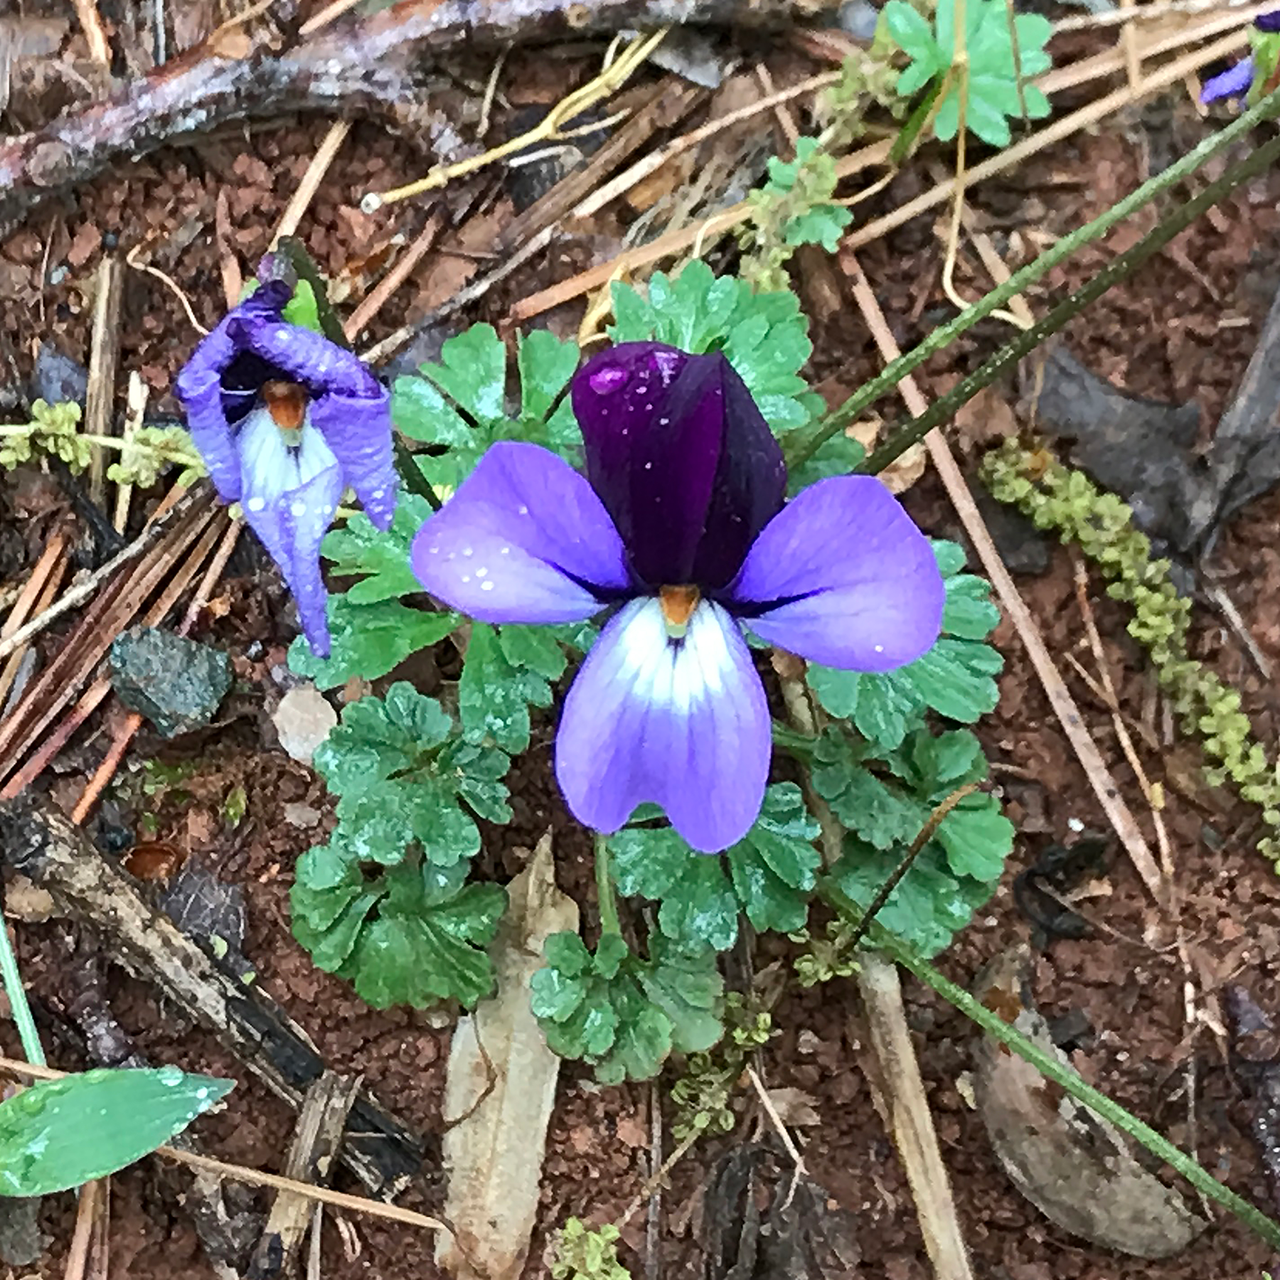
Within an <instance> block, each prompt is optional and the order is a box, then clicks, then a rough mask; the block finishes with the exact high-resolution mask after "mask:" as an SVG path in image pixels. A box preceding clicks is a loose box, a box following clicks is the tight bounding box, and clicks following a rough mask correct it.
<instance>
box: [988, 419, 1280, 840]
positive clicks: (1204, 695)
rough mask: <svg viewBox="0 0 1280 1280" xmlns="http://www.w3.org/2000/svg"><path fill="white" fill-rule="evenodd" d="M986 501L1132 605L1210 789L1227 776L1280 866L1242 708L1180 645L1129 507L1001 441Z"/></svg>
mask: <svg viewBox="0 0 1280 1280" xmlns="http://www.w3.org/2000/svg"><path fill="white" fill-rule="evenodd" d="M982 479H983V481H984V482H985V484H986V485H987V487H988V488H989V489H990V490H991V493H992V495H993V496H994V497H995V498H997V499H998V500H999V501H1001V502H1007V503H1009V504H1011V505H1012V506H1015V507H1017V508H1018V509H1019V510H1020V511H1022V512H1024V513H1025V514H1026V515H1028V516H1030V517H1031V520H1032V521H1033V522H1034V524H1035V525H1036V527H1037V528H1039V529H1046V530H1052V531H1053V532H1055V533H1056V534H1057V535H1058V537H1059V538H1060V539H1061V540H1062V541H1063V542H1074V543H1076V544H1077V545H1078V546H1079V547H1080V550H1081V551H1082V552H1084V554H1085V555H1086V556H1088V557H1089V559H1090V560H1092V561H1093V562H1094V563H1095V564H1096V565H1097V566H1098V567H1099V568H1100V569H1101V570H1102V572H1103V574H1105V576H1106V577H1107V579H1108V586H1107V594H1108V595H1109V596H1111V597H1112V598H1113V599H1116V600H1123V601H1125V603H1126V604H1129V605H1131V606H1132V608H1133V618H1132V620H1131V621H1130V623H1129V634H1130V635H1131V636H1133V638H1134V639H1135V640H1137V641H1138V642H1139V643H1140V644H1141V645H1142V646H1143V647H1144V648H1145V649H1146V650H1147V652H1148V653H1149V654H1150V656H1151V662H1152V666H1153V667H1154V668H1155V672H1156V678H1157V679H1158V680H1159V682H1160V687H1161V688H1162V689H1163V690H1164V692H1165V693H1166V695H1167V696H1168V698H1169V701H1170V704H1171V705H1172V707H1173V710H1174V712H1175V714H1176V715H1177V717H1178V720H1179V722H1180V724H1181V726H1182V728H1183V730H1184V731H1185V732H1186V733H1189V734H1192V735H1195V736H1198V737H1199V738H1200V740H1201V745H1202V747H1203V750H1204V754H1205V758H1206V762H1207V763H1206V769H1205V776H1206V777H1207V779H1208V781H1209V782H1210V783H1211V784H1213V785H1221V784H1222V783H1224V782H1226V781H1228V780H1230V781H1231V782H1233V783H1235V785H1236V787H1237V788H1238V789H1239V792H1240V795H1241V796H1242V797H1243V798H1244V799H1245V800H1248V801H1250V802H1251V803H1253V804H1256V805H1259V806H1260V807H1261V808H1262V820H1263V822H1264V823H1266V825H1267V827H1268V828H1270V831H1269V833H1268V834H1267V835H1266V836H1265V837H1264V838H1263V839H1262V840H1261V841H1259V844H1258V848H1259V851H1260V852H1261V853H1263V854H1264V855H1265V856H1266V857H1268V858H1270V859H1271V861H1272V862H1273V863H1274V862H1280V781H1278V780H1277V777H1276V770H1275V767H1274V766H1272V765H1270V764H1268V762H1267V756H1266V752H1265V751H1264V750H1263V749H1262V746H1261V744H1260V743H1259V742H1258V741H1257V740H1256V739H1255V738H1254V736H1253V727H1252V725H1250V723H1249V718H1248V716H1246V715H1245V714H1244V712H1243V711H1242V710H1241V704H1240V694H1239V693H1238V692H1237V691H1236V690H1235V689H1233V688H1232V687H1231V686H1230V685H1228V684H1225V683H1223V681H1222V680H1220V679H1219V678H1218V677H1217V676H1216V675H1215V674H1214V673H1213V672H1212V671H1210V670H1208V669H1207V668H1206V667H1205V666H1204V664H1203V663H1202V662H1200V661H1199V660H1198V659H1196V658H1193V657H1192V656H1191V654H1190V652H1189V651H1188V648H1187V636H1188V632H1189V630H1190V625H1191V602H1190V601H1189V600H1187V599H1185V598H1184V597H1183V596H1180V595H1179V594H1178V592H1177V589H1176V588H1175V587H1174V585H1173V583H1172V582H1171V581H1170V579H1169V568H1170V565H1169V561H1168V560H1161V559H1154V558H1153V557H1152V555H1151V542H1150V540H1149V539H1148V538H1147V536H1146V534H1144V533H1142V532H1141V531H1139V530H1138V529H1136V528H1134V525H1133V511H1132V510H1131V509H1130V507H1129V506H1128V504H1127V503H1125V502H1123V501H1122V500H1121V499H1120V498H1118V497H1116V495H1115V494H1113V493H1103V492H1102V491H1101V490H1100V489H1099V488H1098V487H1097V485H1095V484H1094V483H1093V481H1092V480H1090V479H1089V477H1088V476H1086V475H1085V474H1084V473H1083V472H1082V471H1075V470H1072V469H1071V468H1070V467H1067V466H1064V465H1063V464H1062V463H1061V462H1059V461H1058V460H1057V459H1056V458H1054V457H1053V455H1052V454H1050V453H1049V452H1048V451H1047V450H1045V449H1044V448H1042V447H1039V446H1030V445H1027V444H1026V443H1024V442H1022V441H1020V440H1017V439H1010V440H1007V441H1005V443H1004V444H1003V445H1001V446H1000V448H998V449H994V450H992V452H991V453H989V454H988V455H987V456H986V458H985V459H984V461H983V464H982Z"/></svg>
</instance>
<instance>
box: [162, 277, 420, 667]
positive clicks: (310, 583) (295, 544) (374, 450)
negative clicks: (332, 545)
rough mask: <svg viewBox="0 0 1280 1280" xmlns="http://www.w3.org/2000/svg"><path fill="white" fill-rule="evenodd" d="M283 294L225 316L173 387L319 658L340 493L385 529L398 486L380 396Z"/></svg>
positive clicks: (281, 289)
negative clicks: (323, 545) (324, 567)
mask: <svg viewBox="0 0 1280 1280" xmlns="http://www.w3.org/2000/svg"><path fill="white" fill-rule="evenodd" d="M291 292H292V290H291V288H290V286H289V285H288V284H286V283H285V282H283V281H280V280H274V281H268V282H267V283H266V284H263V285H262V286H261V288H259V289H258V290H257V292H256V293H254V294H252V295H250V296H249V297H248V298H246V299H245V300H244V301H243V302H242V303H241V304H240V305H239V306H238V307H236V308H235V310H233V311H231V312H229V313H228V314H227V315H226V316H225V317H223V319H222V322H221V323H220V324H219V325H218V327H217V328H216V329H214V331H213V332H212V333H210V334H209V336H208V337H207V338H205V339H203V341H202V342H201V343H200V345H199V346H198V347H197V348H196V349H195V352H194V353H193V354H192V356H191V359H190V360H188V361H187V363H186V365H185V366H183V369H182V372H181V373H179V374H178V378H177V383H176V387H175V389H176V391H177V394H178V398H179V399H180V400H181V401H182V403H183V406H184V407H185V409H186V411H187V426H188V428H189V429H190V431H191V438H192V439H193V440H194V441H195V445H196V448H197V449H199V451H200V454H201V456H202V457H203V458H204V460H205V464H206V465H207V466H208V468H209V475H210V477H211V479H212V480H213V484H214V487H215V488H216V489H217V491H218V494H219V496H220V497H221V498H222V499H223V501H224V502H235V501H239V503H240V504H241V506H242V507H243V509H244V516H245V519H246V520H247V521H248V523H249V526H250V528H252V529H253V531H254V532H255V533H256V534H257V535H258V537H259V538H260V539H261V540H262V544H263V546H265V547H266V549H267V551H268V552H269V553H270V555H271V558H272V559H273V560H274V561H275V562H276V564H278V565H279V566H280V572H281V573H283V574H284V578H285V581H286V582H287V583H288V584H289V590H290V591H292V592H293V595H294V598H295V599H296V600H297V602H298V615H299V617H300V619H301V621H302V630H303V634H304V635H305V636H306V637H307V640H308V642H309V643H310V645H311V648H312V651H313V652H314V653H316V654H319V655H320V656H321V657H324V656H326V655H327V654H328V652H329V624H328V621H327V620H326V617H325V609H326V604H327V600H328V596H327V593H326V591H325V585H324V578H323V577H322V575H321V572H320V542H321V540H322V539H323V538H324V535H325V533H326V531H327V530H328V528H329V525H330V524H331V523H332V521H333V513H334V511H335V510H336V509H337V506H338V501H339V499H340V498H341V497H342V495H343V493H344V491H345V490H346V488H347V486H348V485H350V486H351V487H352V488H353V489H354V490H355V491H356V495H357V497H359V499H360V501H361V503H362V504H363V506H364V509H365V512H366V514H367V515H368V517H369V519H370V520H371V521H372V522H373V524H374V525H375V526H376V527H377V528H379V529H387V528H389V527H390V525H391V519H392V516H394V515H395V509H396V494H397V490H398V485H399V480H398V477H397V476H396V471H395V465H394V461H393V456H392V446H391V409H390V396H389V394H388V392H387V390H386V388H385V387H383V386H382V385H381V384H380V383H379V382H378V380H377V379H376V378H375V377H374V376H373V374H372V373H370V372H369V370H368V369H366V368H365V366H364V365H363V364H362V363H361V362H360V360H359V358H358V357H357V356H355V355H354V354H353V353H352V352H350V351H347V350H346V349H345V348H343V347H340V346H338V345H337V344H336V343H334V342H330V341H329V339H328V338H326V337H324V336H323V335H322V334H319V333H316V332H314V331H313V330H311V329H305V328H303V327H301V326H300V325H295V324H289V323H288V322H287V321H285V320H284V319H283V318H282V312H283V310H284V307H285V305H286V304H287V303H288V301H289V298H290V295H291Z"/></svg>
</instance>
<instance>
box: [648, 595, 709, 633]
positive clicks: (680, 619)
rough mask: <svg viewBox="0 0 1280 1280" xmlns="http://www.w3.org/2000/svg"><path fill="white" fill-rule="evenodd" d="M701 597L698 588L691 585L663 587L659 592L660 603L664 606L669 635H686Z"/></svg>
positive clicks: (663, 610) (664, 617) (663, 614)
mask: <svg viewBox="0 0 1280 1280" xmlns="http://www.w3.org/2000/svg"><path fill="white" fill-rule="evenodd" d="M701 598H702V593H701V592H700V591H699V590H698V588H697V587H691V586H679V587H663V588H662V590H661V591H659V592H658V603H659V604H660V605H661V607H662V618H663V621H664V622H665V623H666V624H667V634H668V635H669V636H671V637H672V638H673V639H679V638H680V637H681V636H683V635H684V633H685V630H686V628H687V627H688V626H689V619H690V618H691V617H693V611H694V610H695V609H696V608H697V607H698V601H699V600H700V599H701Z"/></svg>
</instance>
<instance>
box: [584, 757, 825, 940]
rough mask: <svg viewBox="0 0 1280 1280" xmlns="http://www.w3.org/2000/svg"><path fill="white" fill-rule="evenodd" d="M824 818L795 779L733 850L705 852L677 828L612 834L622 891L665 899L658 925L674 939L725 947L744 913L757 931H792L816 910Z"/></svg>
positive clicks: (776, 793)
mask: <svg viewBox="0 0 1280 1280" xmlns="http://www.w3.org/2000/svg"><path fill="white" fill-rule="evenodd" d="M817 835H818V827H817V823H816V822H814V820H813V819H812V818H811V817H810V816H809V814H808V811H807V810H806V809H805V806H804V798H803V796H802V795H801V792H800V789H799V787H797V786H796V785H795V784H794V783H789V782H787V783H778V784H776V785H774V786H771V787H769V789H768V790H767V791H766V792H765V796H764V802H763V804H762V806H761V811H760V816H759V818H757V819H756V822H755V824H754V825H753V826H752V828H751V830H750V831H749V832H748V833H747V834H746V835H745V836H744V837H743V838H742V839H741V840H740V841H738V843H737V844H735V845H734V846H733V847H732V848H730V849H728V850H727V851H726V852H725V853H723V854H721V855H719V856H716V855H714V854H705V853H698V852H696V851H695V850H693V849H691V848H690V847H689V846H688V845H687V844H686V843H685V842H684V840H682V839H681V838H680V836H679V835H678V834H677V833H676V832H675V831H674V830H673V829H672V828H670V827H658V828H644V827H625V828H623V830H621V831H619V832H618V833H617V834H616V835H612V836H610V837H609V840H608V846H609V851H610V866H611V869H612V872H613V877H614V880H615V882H616V883H617V886H618V889H619V891H620V892H621V893H623V894H624V895H626V896H628V897H630V896H632V895H637V894H638V895H639V896H641V897H644V898H649V899H652V900H654V901H658V902H660V903H661V905H660V906H659V908H658V928H659V930H660V931H661V933H662V935H663V936H664V937H665V938H666V939H668V940H669V941H670V942H671V943H672V944H675V945H679V946H683V947H685V948H690V949H694V950H699V949H702V948H705V947H711V948H714V949H715V950H716V951H725V950H728V948H729V947H731V946H733V944H734V941H735V940H736V939H737V936H738V914H739V912H741V911H745V912H746V913H747V918H748V919H749V920H750V921H751V923H752V925H753V926H754V927H755V928H757V929H779V930H783V931H792V930H795V929H798V928H800V927H801V926H802V925H803V923H804V920H805V918H806V916H807V915H808V903H809V898H810V896H811V893H812V890H813V886H814V872H815V871H816V869H817V867H818V864H819V862H820V861H821V856H820V855H819V853H818V851H817V849H816V848H815V847H814V845H813V841H814V840H815V839H816V838H817Z"/></svg>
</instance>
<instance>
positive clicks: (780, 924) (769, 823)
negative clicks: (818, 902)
mask: <svg viewBox="0 0 1280 1280" xmlns="http://www.w3.org/2000/svg"><path fill="white" fill-rule="evenodd" d="M818 834H819V831H818V824H817V822H816V821H815V820H814V819H813V818H812V817H811V816H810V815H809V811H808V809H806V808H805V803H804V796H803V794H802V793H801V791H800V788H799V787H797V786H796V785H795V783H793V782H780V783H777V784H775V785H774V786H771V787H770V788H769V789H768V790H767V791H766V792H765V796H764V804H763V806H762V807H761V810H760V817H759V818H757V819H756V823H755V825H754V826H753V827H752V828H751V830H750V831H748V832H747V834H746V835H745V836H744V837H743V838H742V839H741V840H739V841H738V843H737V844H735V845H734V846H733V847H732V848H731V849H730V850H729V851H728V852H727V853H726V854H725V855H724V860H725V862H726V863H727V864H728V869H729V878H730V881H731V882H732V885H733V891H734V893H735V895H736V896H737V899H738V902H739V904H740V905H741V907H742V910H743V911H745V912H746V914H747V919H748V920H750V921H751V924H752V926H753V928H755V929H757V930H760V931H761V932H763V931H765V930H767V929H776V930H778V931H779V932H780V933H794V932H795V931H796V930H797V929H801V928H803V927H804V922H805V920H806V919H807V918H808V915H809V898H810V896H811V895H812V891H813V887H814V883H815V880H816V877H815V872H816V871H817V869H818V867H819V866H820V865H821V862H822V855H821V854H820V853H819V852H818V850H817V848H816V847H815V845H814V843H813V842H814V841H815V840H816V839H817V838H818Z"/></svg>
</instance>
